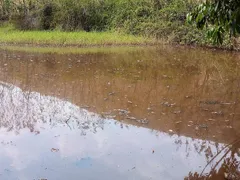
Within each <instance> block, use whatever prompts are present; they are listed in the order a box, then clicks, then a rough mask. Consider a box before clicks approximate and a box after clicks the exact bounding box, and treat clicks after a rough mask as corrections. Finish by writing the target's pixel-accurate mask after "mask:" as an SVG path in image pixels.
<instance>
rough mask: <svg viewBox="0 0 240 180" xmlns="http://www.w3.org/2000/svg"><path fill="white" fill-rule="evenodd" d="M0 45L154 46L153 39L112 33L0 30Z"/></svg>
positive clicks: (4, 28) (2, 28)
mask: <svg viewBox="0 0 240 180" xmlns="http://www.w3.org/2000/svg"><path fill="white" fill-rule="evenodd" d="M0 37H1V38H0V43H2V44H3V43H6V44H29V45H53V46H68V45H72V46H108V45H146V44H154V43H155V42H154V40H153V39H148V38H144V37H137V36H133V35H126V34H119V33H114V32H84V31H79V32H62V31H19V30H15V29H13V28H10V27H1V28H0Z"/></svg>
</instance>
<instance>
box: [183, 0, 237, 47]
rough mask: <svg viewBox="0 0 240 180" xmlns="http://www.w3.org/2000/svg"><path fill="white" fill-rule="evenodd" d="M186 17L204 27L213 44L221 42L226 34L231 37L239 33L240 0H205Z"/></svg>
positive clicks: (199, 26) (201, 27)
mask: <svg viewBox="0 0 240 180" xmlns="http://www.w3.org/2000/svg"><path fill="white" fill-rule="evenodd" d="M187 17H188V18H187V19H188V22H190V23H191V22H196V25H197V27H198V28H200V29H203V28H206V29H207V35H208V38H209V39H210V40H211V41H212V42H213V43H214V44H222V43H223V42H224V39H226V35H228V36H229V37H230V38H231V37H236V35H237V34H239V33H240V0H224V1H223V0H207V1H205V2H203V3H201V4H199V5H198V6H197V7H196V8H195V9H194V11H193V12H191V13H189V14H188V16H187ZM229 37H227V38H229Z"/></svg>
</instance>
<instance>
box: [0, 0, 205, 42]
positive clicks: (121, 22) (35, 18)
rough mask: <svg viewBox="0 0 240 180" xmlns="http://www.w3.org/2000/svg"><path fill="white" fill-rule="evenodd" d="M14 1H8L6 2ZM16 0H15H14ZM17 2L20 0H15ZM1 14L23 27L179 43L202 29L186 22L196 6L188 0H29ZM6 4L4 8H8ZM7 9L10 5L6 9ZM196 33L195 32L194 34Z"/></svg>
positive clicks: (192, 38) (193, 39) (190, 39)
mask: <svg viewBox="0 0 240 180" xmlns="http://www.w3.org/2000/svg"><path fill="white" fill-rule="evenodd" d="M5 1H6V2H7V1H8V2H10V1H11V0H4V2H5ZM12 1H13V0H12ZM15 1H16V0H15ZM20 2H22V1H19V3H15V7H14V6H13V4H11V3H10V4H11V7H10V6H9V7H8V6H7V4H5V6H6V7H8V8H10V9H13V10H12V11H11V13H10V12H9V11H4V13H3V12H0V17H1V18H4V17H5V16H7V17H8V18H7V19H10V20H11V19H12V20H13V17H17V18H15V21H14V22H15V23H16V24H17V27H19V28H21V29H43V30H53V29H56V28H58V29H61V30H64V31H77V30H84V31H106V30H113V31H120V32H124V33H128V34H133V35H143V36H149V37H155V38H158V39H164V40H169V41H171V42H177V43H194V42H198V41H199V39H198V38H203V36H202V32H201V31H200V30H197V29H196V28H194V27H189V26H188V25H186V23H185V21H186V19H185V17H186V14H187V13H188V12H190V11H191V9H192V8H193V7H194V6H195V4H194V3H193V2H190V1H185V0H42V1H38V0H26V1H25V2H27V3H25V4H22V3H20ZM5 6H4V7H5ZM5 9H6V8H5ZM193 32H194V33H193Z"/></svg>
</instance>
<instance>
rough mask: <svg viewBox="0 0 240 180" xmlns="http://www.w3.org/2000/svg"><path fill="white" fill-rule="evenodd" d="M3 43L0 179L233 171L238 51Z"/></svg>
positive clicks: (235, 175) (238, 121) (176, 177)
mask: <svg viewBox="0 0 240 180" xmlns="http://www.w3.org/2000/svg"><path fill="white" fill-rule="evenodd" d="M1 49H2V50H0V117H1V118H0V179H3V180H15V179H16V180H17V179H18V180H33V179H48V180H66V179H71V180H79V179H88V180H91V179H93V180H95V179H97V180H98V179H104V180H108V179H109V180H112V179H116V180H122V179H129V180H130V179H136V180H145V179H153V180H159V179H164V180H181V179H191V180H195V179H211V180H221V179H224V173H225V176H228V179H239V177H240V176H239V170H240V166H239V160H240V143H239V142H238V141H240V139H239V136H240V105H239V100H240V93H239V91H240V87H239V86H240V54H237V53H227V52H217V51H212V50H211V51H210V50H208V51H207V50H201V49H186V48H173V47H157V48H155V47H150V48H147V47H146V48H139V49H136V50H134V51H126V52H124V51H121V53H117V52H109V53H108V52H107V51H106V52H103V51H101V52H99V53H98V52H94V53H93V52H92V53H85V54H82V55H81V54H71V53H69V54H58V53H37V52H34V53H31V52H23V51H17V50H15V51H9V50H6V49H4V48H3V47H2V48H1Z"/></svg>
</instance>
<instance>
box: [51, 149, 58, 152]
mask: <svg viewBox="0 0 240 180" xmlns="http://www.w3.org/2000/svg"><path fill="white" fill-rule="evenodd" d="M58 151H59V149H56V148H52V149H51V152H58Z"/></svg>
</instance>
